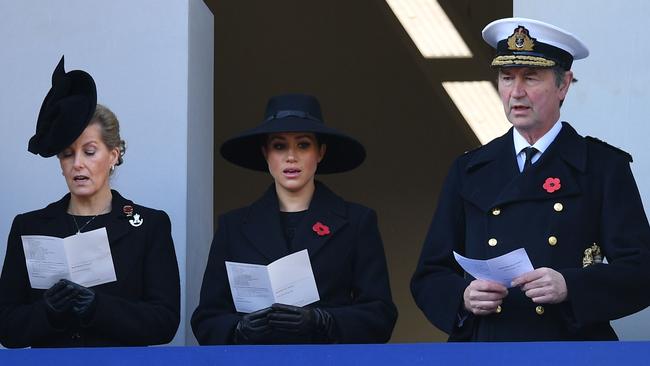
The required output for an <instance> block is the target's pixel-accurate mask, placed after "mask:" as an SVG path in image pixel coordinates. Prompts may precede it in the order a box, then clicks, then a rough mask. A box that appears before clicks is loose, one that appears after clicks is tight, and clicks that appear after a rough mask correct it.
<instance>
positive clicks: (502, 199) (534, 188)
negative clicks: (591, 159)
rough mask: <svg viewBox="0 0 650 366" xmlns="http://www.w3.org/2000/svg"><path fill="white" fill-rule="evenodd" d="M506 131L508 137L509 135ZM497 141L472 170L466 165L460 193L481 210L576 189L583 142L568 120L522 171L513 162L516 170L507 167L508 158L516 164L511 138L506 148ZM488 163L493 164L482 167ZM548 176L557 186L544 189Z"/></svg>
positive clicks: (583, 159)
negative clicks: (479, 163)
mask: <svg viewBox="0 0 650 366" xmlns="http://www.w3.org/2000/svg"><path fill="white" fill-rule="evenodd" d="M511 132H512V130H511ZM506 135H507V136H508V138H509V139H510V140H511V136H510V135H509V134H506ZM504 136H505V135H504ZM502 138H503V137H501V139H502ZM501 145H502V146H501V148H499V149H495V151H499V153H494V155H490V154H486V155H488V156H489V157H490V159H487V161H488V162H487V163H484V164H483V165H481V166H480V167H478V168H477V169H476V171H474V172H472V170H471V169H470V168H471V166H469V165H468V175H469V178H468V181H467V185H466V186H465V187H467V188H466V191H464V192H465V193H464V196H465V197H466V199H468V200H470V201H471V202H473V203H474V204H476V205H477V206H478V207H479V208H481V209H482V210H483V211H488V210H490V209H492V208H494V207H499V206H503V205H505V204H508V203H512V202H517V201H524V200H540V199H549V198H559V197H566V196H571V195H576V194H579V193H580V186H579V184H578V181H577V174H579V173H581V172H584V171H585V169H586V155H587V146H586V143H585V141H584V139H583V138H582V137H581V136H579V135H578V134H577V133H576V131H575V130H574V129H573V128H572V127H571V125H569V124H568V123H566V122H564V123H563V126H562V130H561V131H560V133H559V134H558V136H557V137H556V139H555V140H554V141H553V143H552V144H551V145H550V146H549V148H548V149H547V150H546V151H545V152H544V154H542V156H541V157H540V159H539V160H538V161H537V162H536V163H535V164H534V165H533V167H532V168H531V170H529V171H527V172H526V173H519V170H518V168H516V165H515V169H517V170H516V171H514V172H513V171H512V169H511V166H510V165H511V162H512V161H514V162H515V164H516V160H515V159H516V158H515V156H514V147H512V145H513V144H512V142H510V148H503V146H505V145H507V144H506V143H505V142H504V141H501ZM486 147H487V146H486ZM490 164H492V166H494V167H495V168H494V169H486V168H487V167H488V166H490ZM501 172H506V173H505V174H502V173H501ZM549 178H557V179H559V180H560V184H561V187H560V189H558V190H556V191H552V192H549V191H547V189H546V188H545V187H544V183H545V182H546V181H547V180H548V179H549Z"/></svg>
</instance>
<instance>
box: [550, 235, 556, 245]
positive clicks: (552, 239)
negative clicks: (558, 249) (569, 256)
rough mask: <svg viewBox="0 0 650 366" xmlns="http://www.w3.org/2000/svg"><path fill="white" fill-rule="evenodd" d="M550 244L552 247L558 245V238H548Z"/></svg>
mask: <svg viewBox="0 0 650 366" xmlns="http://www.w3.org/2000/svg"><path fill="white" fill-rule="evenodd" d="M548 244H549V245H550V246H555V244H557V238H556V237H554V236H552V235H551V236H549V237H548Z"/></svg>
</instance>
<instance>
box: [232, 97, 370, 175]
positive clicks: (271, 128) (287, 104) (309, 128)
mask: <svg viewBox="0 0 650 366" xmlns="http://www.w3.org/2000/svg"><path fill="white" fill-rule="evenodd" d="M282 132H311V133H313V134H315V135H316V136H317V137H318V139H319V141H320V142H321V143H324V144H326V145H327V150H326V151H325V157H324V158H323V160H321V162H320V163H319V164H318V168H317V170H316V173H318V174H330V173H340V172H345V171H348V170H352V169H354V168H356V167H358V166H359V165H361V163H362V162H363V160H364V159H365V158H366V150H365V149H364V147H363V145H361V143H360V142H359V141H357V140H355V139H353V138H352V137H350V136H347V135H345V134H343V133H341V132H339V131H337V130H335V129H333V128H331V127H327V126H326V125H325V123H324V122H323V117H322V115H321V109H320V103H318V100H317V99H316V98H315V97H313V96H311V95H305V94H285V95H278V96H274V97H271V99H269V102H268V104H267V105H266V113H265V119H264V121H263V122H262V123H261V124H260V125H259V126H257V127H255V128H253V129H250V130H247V131H245V132H243V133H241V134H239V135H237V136H235V137H233V138H231V139H229V140H227V141H226V142H224V143H223V144H222V145H221V149H220V152H221V156H223V157H224V158H225V159H226V160H228V161H230V162H231V163H233V164H236V165H239V166H241V167H244V168H248V169H253V170H258V171H268V165H267V163H266V159H264V155H262V151H261V149H260V146H261V145H262V144H263V143H264V141H265V140H264V137H265V136H267V135H268V134H271V133H282Z"/></svg>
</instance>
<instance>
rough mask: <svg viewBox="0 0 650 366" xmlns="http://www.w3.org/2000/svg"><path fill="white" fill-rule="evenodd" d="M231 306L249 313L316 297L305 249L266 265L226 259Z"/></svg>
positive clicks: (316, 299) (299, 304) (299, 302)
mask: <svg viewBox="0 0 650 366" xmlns="http://www.w3.org/2000/svg"><path fill="white" fill-rule="evenodd" d="M226 271H227V272H228V282H229V283H230V292H231V294H232V298H233V302H234V303H235V309H237V311H238V312H240V313H252V312H254V311H257V310H260V309H264V308H266V307H269V306H271V304H273V303H282V304H287V305H294V306H305V305H308V304H311V303H313V302H316V301H318V300H320V296H319V295H318V288H317V287H316V280H315V279H314V273H313V272H312V269H311V262H310V261H309V254H308V253H307V249H304V250H301V251H299V252H296V253H293V254H290V255H288V256H286V257H283V258H280V259H278V260H276V261H275V262H273V263H271V264H269V265H268V266H263V265H259V264H249V263H238V262H228V261H226Z"/></svg>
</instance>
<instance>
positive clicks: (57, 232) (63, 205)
mask: <svg viewBox="0 0 650 366" xmlns="http://www.w3.org/2000/svg"><path fill="white" fill-rule="evenodd" d="M69 203H70V193H68V194H66V195H65V196H63V198H61V199H60V200H58V201H57V202H53V203H51V204H49V205H48V206H47V207H46V208H45V210H44V211H43V214H42V217H41V218H42V220H43V223H42V225H40V227H42V228H47V233H45V235H48V236H54V237H57V238H65V237H68V236H70V235H71V233H73V232H75V231H76V228H75V226H74V223H73V221H72V218H71V217H70V215H68V214H67V211H68V204H69Z"/></svg>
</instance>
